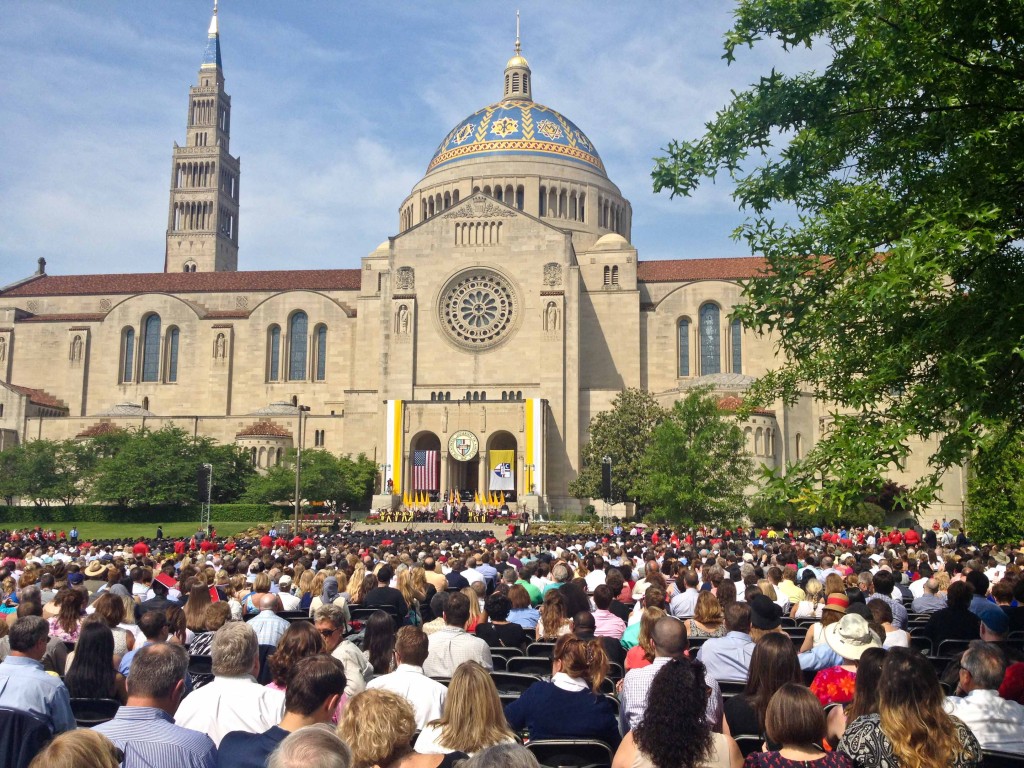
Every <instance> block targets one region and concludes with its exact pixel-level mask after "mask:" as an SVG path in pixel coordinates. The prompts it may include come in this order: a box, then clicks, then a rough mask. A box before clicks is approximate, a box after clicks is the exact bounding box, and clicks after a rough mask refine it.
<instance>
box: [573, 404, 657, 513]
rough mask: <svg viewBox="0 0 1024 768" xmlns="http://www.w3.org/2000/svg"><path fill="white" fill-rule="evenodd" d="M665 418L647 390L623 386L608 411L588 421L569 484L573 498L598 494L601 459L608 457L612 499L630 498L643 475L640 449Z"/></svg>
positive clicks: (599, 489)
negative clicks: (584, 441) (585, 438)
mask: <svg viewBox="0 0 1024 768" xmlns="http://www.w3.org/2000/svg"><path fill="white" fill-rule="evenodd" d="M664 418H665V409H664V408H662V407H661V406H660V405H658V404H657V403H656V402H655V400H654V398H653V397H652V396H651V395H649V394H648V393H647V392H642V391H641V390H639V389H626V390H624V391H622V392H620V393H619V394H618V395H617V396H616V397H615V400H614V401H612V407H611V409H610V410H608V411H602V412H601V413H599V414H597V415H596V416H595V417H594V418H593V420H591V422H590V439H589V440H588V442H587V444H586V445H585V446H583V451H582V455H581V467H580V473H579V475H578V476H577V477H576V479H575V480H573V481H572V482H571V483H570V484H569V493H571V494H572V495H573V496H576V497H577V498H581V499H583V498H594V499H597V498H600V497H601V460H602V459H603V458H604V457H605V456H608V457H610V458H611V460H612V498H611V500H612V502H613V503H615V504H618V503H621V502H624V501H634V500H636V498H637V489H638V488H639V487H640V485H641V482H642V476H643V468H642V460H643V454H644V451H645V450H646V449H647V444H648V441H649V440H650V436H651V433H652V432H653V431H654V428H655V427H657V426H658V424H660V423H661V421H662V420H663V419H664Z"/></svg>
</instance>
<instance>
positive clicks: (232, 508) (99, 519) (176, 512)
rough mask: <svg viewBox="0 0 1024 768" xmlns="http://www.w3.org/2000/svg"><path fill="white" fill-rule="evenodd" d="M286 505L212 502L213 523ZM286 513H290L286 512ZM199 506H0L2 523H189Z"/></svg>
mask: <svg viewBox="0 0 1024 768" xmlns="http://www.w3.org/2000/svg"><path fill="white" fill-rule="evenodd" d="M282 510H283V511H284V512H285V513H287V512H288V511H289V510H287V509H286V508H283V507H275V506H271V505H268V504H211V505H210V522H212V523H220V522H237V523H265V522H269V521H272V520H276V519H278V518H279V517H282ZM284 516H287V514H285V515H284ZM199 517H200V515H199V507H198V506H192V507H173V508H166V507H148V508H135V507H133V508H131V509H125V508H123V507H115V506H106V505H99V504H80V505H76V506H71V507H59V506H58V507H36V506H22V507H14V506H6V505H0V525H4V524H10V523H13V524H17V525H36V524H40V523H156V522H160V523H188V522H195V521H197V520H199Z"/></svg>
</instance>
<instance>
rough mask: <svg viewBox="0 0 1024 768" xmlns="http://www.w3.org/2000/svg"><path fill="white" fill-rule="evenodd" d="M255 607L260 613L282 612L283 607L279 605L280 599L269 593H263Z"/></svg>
mask: <svg viewBox="0 0 1024 768" xmlns="http://www.w3.org/2000/svg"><path fill="white" fill-rule="evenodd" d="M256 607H257V608H259V609H260V610H261V611H282V610H284V606H282V605H281V598H280V597H278V596H277V595H274V594H271V593H270V592H264V593H263V594H262V595H260V596H259V598H258V601H257V603H256Z"/></svg>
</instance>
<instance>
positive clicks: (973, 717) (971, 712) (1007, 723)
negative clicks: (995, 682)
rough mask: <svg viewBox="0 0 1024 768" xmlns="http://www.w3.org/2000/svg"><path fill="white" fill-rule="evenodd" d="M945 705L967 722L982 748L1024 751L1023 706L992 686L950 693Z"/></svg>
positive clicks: (950, 711)
mask: <svg viewBox="0 0 1024 768" xmlns="http://www.w3.org/2000/svg"><path fill="white" fill-rule="evenodd" d="M944 706H945V709H946V711H947V712H949V714H951V715H955V716H957V717H959V718H960V719H961V720H963V721H964V723H966V725H967V727H968V728H970V729H971V732H972V733H973V734H974V735H975V736H976V737H977V739H978V741H979V742H981V748H982V749H997V750H999V751H1000V752H1013V753H1015V754H1018V755H1024V706H1021V705H1020V704H1018V703H1017V702H1015V701H1010V700H1009V699H1004V698H1001V697H1000V696H999V692H998V691H993V690H991V689H986V690H980V691H971V692H970V693H968V694H967V695H966V696H949V697H947V698H946V701H945V704H944Z"/></svg>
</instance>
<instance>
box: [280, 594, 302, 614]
mask: <svg viewBox="0 0 1024 768" xmlns="http://www.w3.org/2000/svg"><path fill="white" fill-rule="evenodd" d="M277 596H278V597H279V598H281V610H283V611H297V610H299V604H300V603H301V602H302V599H301V598H298V597H296V596H295V595H293V594H292V593H291V592H279V593H278V594H277Z"/></svg>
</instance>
